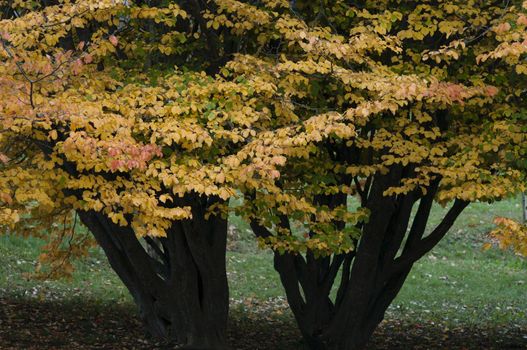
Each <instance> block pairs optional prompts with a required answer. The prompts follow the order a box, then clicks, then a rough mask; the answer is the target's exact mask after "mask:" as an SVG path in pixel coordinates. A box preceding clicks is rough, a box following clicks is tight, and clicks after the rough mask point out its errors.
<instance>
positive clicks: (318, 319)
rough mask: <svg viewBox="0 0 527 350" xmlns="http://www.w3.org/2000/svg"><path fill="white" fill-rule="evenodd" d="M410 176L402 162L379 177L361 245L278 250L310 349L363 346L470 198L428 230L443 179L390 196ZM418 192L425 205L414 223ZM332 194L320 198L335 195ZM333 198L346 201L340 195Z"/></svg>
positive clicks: (260, 231) (285, 223) (263, 232)
mask: <svg viewBox="0 0 527 350" xmlns="http://www.w3.org/2000/svg"><path fill="white" fill-rule="evenodd" d="M403 176H404V173H403V169H398V170H397V169H396V170H395V171H393V170H392V172H391V173H389V174H387V175H378V176H376V177H375V179H374V180H373V181H372V185H371V189H370V190H369V191H368V196H367V197H368V198H367V201H366V200H364V201H363V205H364V206H366V207H367V208H368V209H369V210H370V212H371V214H370V218H369V221H368V223H366V224H364V225H361V226H360V229H361V231H362V236H361V238H360V242H359V244H358V246H357V248H356V250H355V251H354V252H351V253H348V254H345V255H333V256H331V257H324V258H317V259H315V258H314V257H313V254H312V253H310V252H307V254H305V256H303V255H301V254H297V255H294V254H291V253H285V254H282V255H281V254H280V253H278V252H276V251H275V256H274V260H275V264H274V266H275V269H276V271H277V272H278V273H279V275H280V279H281V282H282V285H283V286H284V289H285V291H286V295H287V299H288V301H289V305H290V307H291V310H292V312H293V314H294V316H295V319H296V321H297V323H298V326H299V328H300V331H301V333H302V336H303V338H304V342H305V345H306V346H307V348H309V349H310V350H360V349H364V348H365V346H366V344H367V343H368V341H369V339H370V338H371V336H372V334H373V333H374V331H375V329H376V328H377V326H378V325H379V323H380V322H381V321H382V320H383V319H384V314H385V312H386V309H387V308H388V307H389V305H390V304H391V302H392V301H393V299H394V298H395V297H396V296H397V294H398V293H399V291H400V290H401V288H402V286H403V284H404V282H405V280H406V278H407V276H408V274H409V273H410V270H411V268H412V266H413V264H414V262H415V261H417V260H418V259H420V258H421V257H422V256H424V255H425V254H426V253H427V252H428V251H430V250H431V249H432V248H433V247H434V246H435V245H436V244H437V243H438V242H439V241H440V240H441V238H443V237H444V235H445V234H446V233H447V231H448V230H449V229H450V227H451V226H452V224H453V223H454V221H455V220H456V218H457V217H458V216H459V214H460V213H461V212H462V211H463V209H464V208H465V207H466V206H467V204H468V203H466V202H463V201H456V202H455V203H454V205H453V206H452V208H451V209H450V210H449V212H448V213H447V214H446V215H445V217H444V218H443V220H442V222H441V223H440V224H439V225H438V226H437V227H436V228H435V229H434V230H433V231H432V232H431V233H430V234H429V235H428V236H426V237H423V236H424V233H425V229H426V223H427V222H428V218H429V215H430V210H431V207H432V203H433V199H434V196H435V194H436V192H437V188H438V185H439V181H440V179H437V180H436V181H434V182H433V183H432V184H431V186H430V187H429V188H428V192H427V194H426V195H425V196H423V195H422V194H421V193H420V190H417V191H414V192H411V193H407V194H403V195H399V196H391V197H386V196H384V194H383V193H384V191H385V190H386V189H387V188H389V187H391V186H395V185H397V184H398V183H399V181H400V179H401V178H402V177H403ZM418 200H420V202H419V205H418V210H417V212H416V214H415V216H414V218H413V221H412V222H411V225H409V224H410V220H411V216H412V215H411V213H412V208H413V207H414V205H415V203H416V202H417V201H418ZM325 201H326V203H321V204H326V205H327V203H329V202H332V201H331V200H329V201H328V199H325ZM333 202H336V203H337V202H338V205H342V204H343V203H341V198H340V199H339V198H336V199H335V200H334V201H333ZM344 203H345V201H344ZM330 207H331V205H330ZM339 224H340V223H335V226H336V227H339ZM280 225H281V226H282V228H283V229H288V228H289V225H290V224H289V220H288V218H287V217H282V218H281V222H280ZM251 226H252V229H253V231H254V233H255V234H256V236H259V237H264V238H265V237H267V236H269V235H271V233H270V232H269V231H268V230H267V229H266V228H265V227H262V226H260V225H259V224H258V223H257V222H253V223H251ZM409 227H410V229H409V230H407V229H408V228H409ZM405 238H406V239H405ZM339 271H340V272H341V278H340V281H339V282H338V291H337V295H336V297H335V298H334V299H332V298H330V294H331V289H332V286H333V285H334V284H335V280H336V276H337V275H338V272H339Z"/></svg>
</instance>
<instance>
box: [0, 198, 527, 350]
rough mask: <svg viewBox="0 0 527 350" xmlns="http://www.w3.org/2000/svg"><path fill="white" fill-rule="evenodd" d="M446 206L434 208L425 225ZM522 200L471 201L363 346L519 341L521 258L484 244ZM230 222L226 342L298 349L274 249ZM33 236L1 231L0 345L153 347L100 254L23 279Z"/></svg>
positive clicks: (518, 345)
mask: <svg viewBox="0 0 527 350" xmlns="http://www.w3.org/2000/svg"><path fill="white" fill-rule="evenodd" d="M445 210H446V209H443V208H441V207H439V206H438V207H435V208H434V211H433V217H432V220H431V222H430V228H431V227H433V226H434V224H437V223H438V221H439V220H440V218H441V214H442V213H444V211H445ZM520 215H521V208H520V201H519V200H518V199H516V200H510V201H505V202H501V203H495V204H492V205H489V204H484V203H475V204H472V205H471V206H470V207H469V208H468V209H467V210H466V211H465V213H464V214H463V215H462V217H461V218H460V219H459V220H458V222H457V223H456V225H455V226H454V227H453V228H452V230H451V232H450V233H449V234H448V236H447V238H446V239H445V240H444V241H443V242H441V243H440V245H439V246H438V247H436V249H434V251H433V252H432V253H431V254H429V255H427V256H426V257H425V258H423V259H422V261H420V262H419V263H418V264H417V265H416V266H415V268H414V270H413V271H412V273H411V275H410V276H409V278H408V281H407V283H406V285H405V286H404V288H403V290H402V291H401V293H400V295H399V296H398V297H397V299H396V300H395V302H394V303H393V305H392V306H391V307H390V309H389V310H388V312H387V314H386V320H385V321H384V322H383V324H382V325H381V327H380V329H379V331H378V332H377V333H376V335H375V337H374V339H373V341H372V343H371V345H370V347H371V349H399V348H400V349H408V348H414V349H430V348H437V349H443V348H453V349H481V348H487V349H524V348H526V349H527V315H526V312H527V261H526V260H525V259H523V258H520V257H518V256H515V255H514V254H513V253H512V252H502V251H499V250H497V249H491V250H488V251H482V249H481V246H482V244H483V243H484V242H485V241H486V240H487V233H488V232H489V230H491V229H492V227H493V224H492V220H493V218H494V217H496V216H509V217H514V218H519V216H520ZM231 222H232V223H233V226H232V227H231V229H230V241H229V254H228V275H229V280H230V290H231V304H232V312H231V327H230V328H231V330H230V333H229V337H230V342H231V345H232V347H233V348H234V349H300V348H301V342H300V336H299V334H298V332H297V331H296V328H295V325H294V322H293V319H292V316H291V314H290V312H289V310H288V308H287V303H286V301H285V300H284V297H283V292H282V289H281V286H280V283H279V281H278V278H277V275H276V274H275V272H274V270H273V268H272V256H271V254H270V253H269V252H265V251H260V250H258V248H257V247H256V244H255V242H254V241H253V239H252V237H251V233H250V231H249V230H248V227H247V225H245V224H244V223H243V222H241V220H239V219H238V218H232V220H231ZM40 244H41V242H39V241H37V240H35V239H29V240H23V239H21V238H18V237H15V236H9V235H3V236H0V348H1V349H26V348H27V349H30V348H34V349H71V348H85V349H121V348H125V349H158V348H163V344H156V343H155V342H153V341H151V340H149V339H148V338H147V337H146V336H145V335H144V334H143V333H142V329H141V326H140V323H139V321H138V320H137V318H136V315H135V309H134V305H133V303H132V301H131V299H130V297H129V295H128V293H127V291H126V290H125V289H124V287H123V286H122V284H121V283H120V281H119V280H118V279H117V278H116V277H115V275H114V274H113V273H112V271H111V270H110V269H109V267H108V264H107V262H106V260H105V257H104V255H103V254H102V253H101V252H100V251H99V250H94V252H93V254H91V256H90V257H89V258H87V259H85V260H83V261H79V262H77V264H76V265H77V266H76V267H77V269H76V272H75V274H74V276H73V278H72V280H68V281H66V280H60V281H37V280H31V279H29V280H28V279H27V278H25V277H24V276H25V273H27V272H31V271H32V270H33V269H34V265H35V261H36V257H37V255H38V246H39V245H40Z"/></svg>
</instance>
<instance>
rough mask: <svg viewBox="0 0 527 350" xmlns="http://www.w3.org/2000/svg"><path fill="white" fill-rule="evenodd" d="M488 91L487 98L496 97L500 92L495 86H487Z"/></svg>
mask: <svg viewBox="0 0 527 350" xmlns="http://www.w3.org/2000/svg"><path fill="white" fill-rule="evenodd" d="M486 90H487V96H489V97H494V96H496V95H497V94H498V92H499V89H498V88H497V87H495V86H487V88H486Z"/></svg>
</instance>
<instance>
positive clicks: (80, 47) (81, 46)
mask: <svg viewBox="0 0 527 350" xmlns="http://www.w3.org/2000/svg"><path fill="white" fill-rule="evenodd" d="M84 45H85V43H84V41H81V42H80V43H79V44H78V45H77V49H78V50H82V49H84Z"/></svg>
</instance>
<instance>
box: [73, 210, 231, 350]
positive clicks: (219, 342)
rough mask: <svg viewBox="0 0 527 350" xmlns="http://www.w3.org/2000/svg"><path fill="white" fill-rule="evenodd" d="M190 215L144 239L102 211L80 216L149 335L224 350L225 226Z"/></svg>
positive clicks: (214, 219)
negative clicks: (164, 231)
mask: <svg viewBox="0 0 527 350" xmlns="http://www.w3.org/2000/svg"><path fill="white" fill-rule="evenodd" d="M193 214H194V215H193V218H192V220H187V221H180V222H177V221H176V222H174V223H173V225H172V227H171V228H170V229H169V230H168V231H167V237H163V238H153V237H152V238H150V237H147V238H146V239H144V241H143V240H142V239H138V238H137V237H136V235H135V233H134V232H133V230H132V229H131V228H130V227H121V226H118V225H116V224H114V223H113V222H112V221H111V220H109V219H108V218H107V217H106V216H105V215H103V214H101V213H97V212H93V211H89V212H82V211H80V212H79V216H80V218H81V220H82V222H83V223H84V225H85V226H86V227H87V228H88V229H89V230H90V231H91V232H92V233H93V235H94V237H95V239H96V240H97V242H98V243H99V245H100V246H101V247H102V249H103V250H104V252H105V254H106V256H107V257H108V261H109V262H110V265H111V267H112V268H113V269H114V270H115V272H116V273H117V274H118V276H119V278H120V279H121V280H122V281H123V283H124V285H125V286H126V287H127V288H128V290H129V291H130V293H131V294H132V296H133V299H134V301H135V303H136V304H137V305H138V307H139V311H140V315H141V318H142V320H143V321H144V324H145V326H146V328H147V330H148V332H149V333H150V334H151V335H153V336H155V337H158V338H164V339H169V340H172V341H175V342H177V343H179V344H182V345H184V346H186V347H187V348H189V349H210V350H212V349H214V350H216V349H225V348H226V345H225V344H226V334H225V333H226V325H227V317H228V303H229V297H228V285H227V276H226V270H225V251H226V247H225V245H226V234H227V222H226V220H225V219H223V218H221V217H220V216H211V217H210V218H208V220H206V219H205V218H204V212H201V213H197V212H194V213H193ZM200 214H201V215H200Z"/></svg>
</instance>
